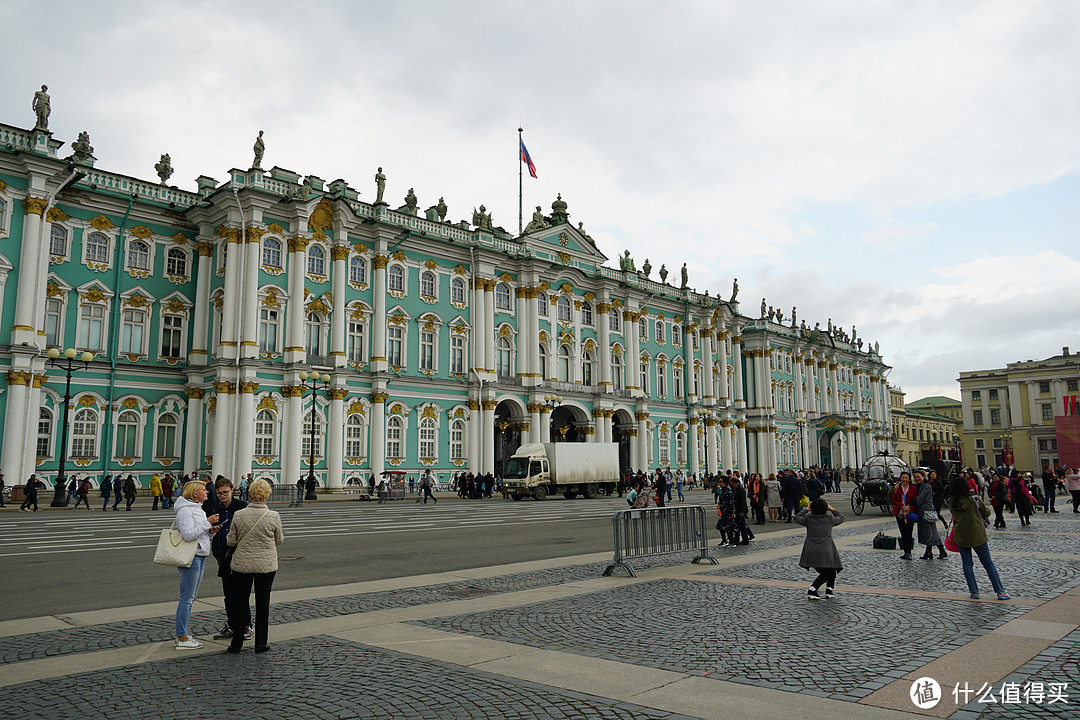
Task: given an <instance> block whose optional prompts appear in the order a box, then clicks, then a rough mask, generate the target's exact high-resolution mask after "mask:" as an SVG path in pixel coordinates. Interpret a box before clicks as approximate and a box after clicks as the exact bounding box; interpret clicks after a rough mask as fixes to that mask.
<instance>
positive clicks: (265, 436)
mask: <svg viewBox="0 0 1080 720" xmlns="http://www.w3.org/2000/svg"><path fill="white" fill-rule="evenodd" d="M274 425H275V422H274V413H273V412H271V411H270V410H260V411H259V414H258V415H256V416H255V455H256V457H273V456H274V455H277V452H276V451H275V450H274Z"/></svg>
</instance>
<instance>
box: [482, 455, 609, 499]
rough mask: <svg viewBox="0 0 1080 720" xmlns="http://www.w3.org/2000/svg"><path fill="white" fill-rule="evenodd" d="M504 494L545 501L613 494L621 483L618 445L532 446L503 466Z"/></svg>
mask: <svg viewBox="0 0 1080 720" xmlns="http://www.w3.org/2000/svg"><path fill="white" fill-rule="evenodd" d="M502 478H503V494H504V495H507V496H509V497H512V498H514V499H515V500H520V499H521V498H523V497H533V498H536V499H537V500H543V499H544V498H546V497H547V496H548V495H552V494H554V493H562V494H563V496H564V497H565V498H567V499H572V498H575V497H577V496H578V495H581V496H583V497H587V498H590V499H591V498H594V497H596V496H597V495H599V494H600V493H601V492H608V491H613V490H614V489H615V484H616V483H617V482H618V480H619V446H618V444H616V443H529V444H526V445H522V446H521V447H519V448H518V449H517V451H516V452H515V453H514V454H513V456H512V457H511V458H510V459H509V460H507V461H506V462H505V463H504V465H503V474H502Z"/></svg>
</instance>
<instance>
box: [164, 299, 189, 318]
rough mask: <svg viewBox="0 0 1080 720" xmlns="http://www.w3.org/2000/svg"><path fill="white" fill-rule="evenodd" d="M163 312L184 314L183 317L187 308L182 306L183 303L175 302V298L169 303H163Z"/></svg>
mask: <svg viewBox="0 0 1080 720" xmlns="http://www.w3.org/2000/svg"><path fill="white" fill-rule="evenodd" d="M165 310H166V312H170V313H175V314H181V313H182V314H184V315H186V314H187V306H186V305H184V303H182V302H180V301H179V300H177V299H176V298H173V299H172V300H170V301H169V302H167V303H165Z"/></svg>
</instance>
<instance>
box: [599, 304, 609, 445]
mask: <svg viewBox="0 0 1080 720" xmlns="http://www.w3.org/2000/svg"><path fill="white" fill-rule="evenodd" d="M610 313H611V303H605V302H602V303H597V304H596V316H595V317H596V326H597V335H598V337H599V340H600V345H599V347H597V349H596V351H597V352H598V353H599V354H600V383H599V385H600V389H601V391H602V392H611V390H612V385H611V315H610ZM604 442H611V438H610V437H609V438H608V439H607V440H605V441H604Z"/></svg>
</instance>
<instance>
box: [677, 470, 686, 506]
mask: <svg viewBox="0 0 1080 720" xmlns="http://www.w3.org/2000/svg"><path fill="white" fill-rule="evenodd" d="M685 483H686V476H685V475H683V472H682V469H679V470H676V471H675V493H676V494H677V495H678V496H679V502H686V496H685V495H683V485H684V484H685Z"/></svg>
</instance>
